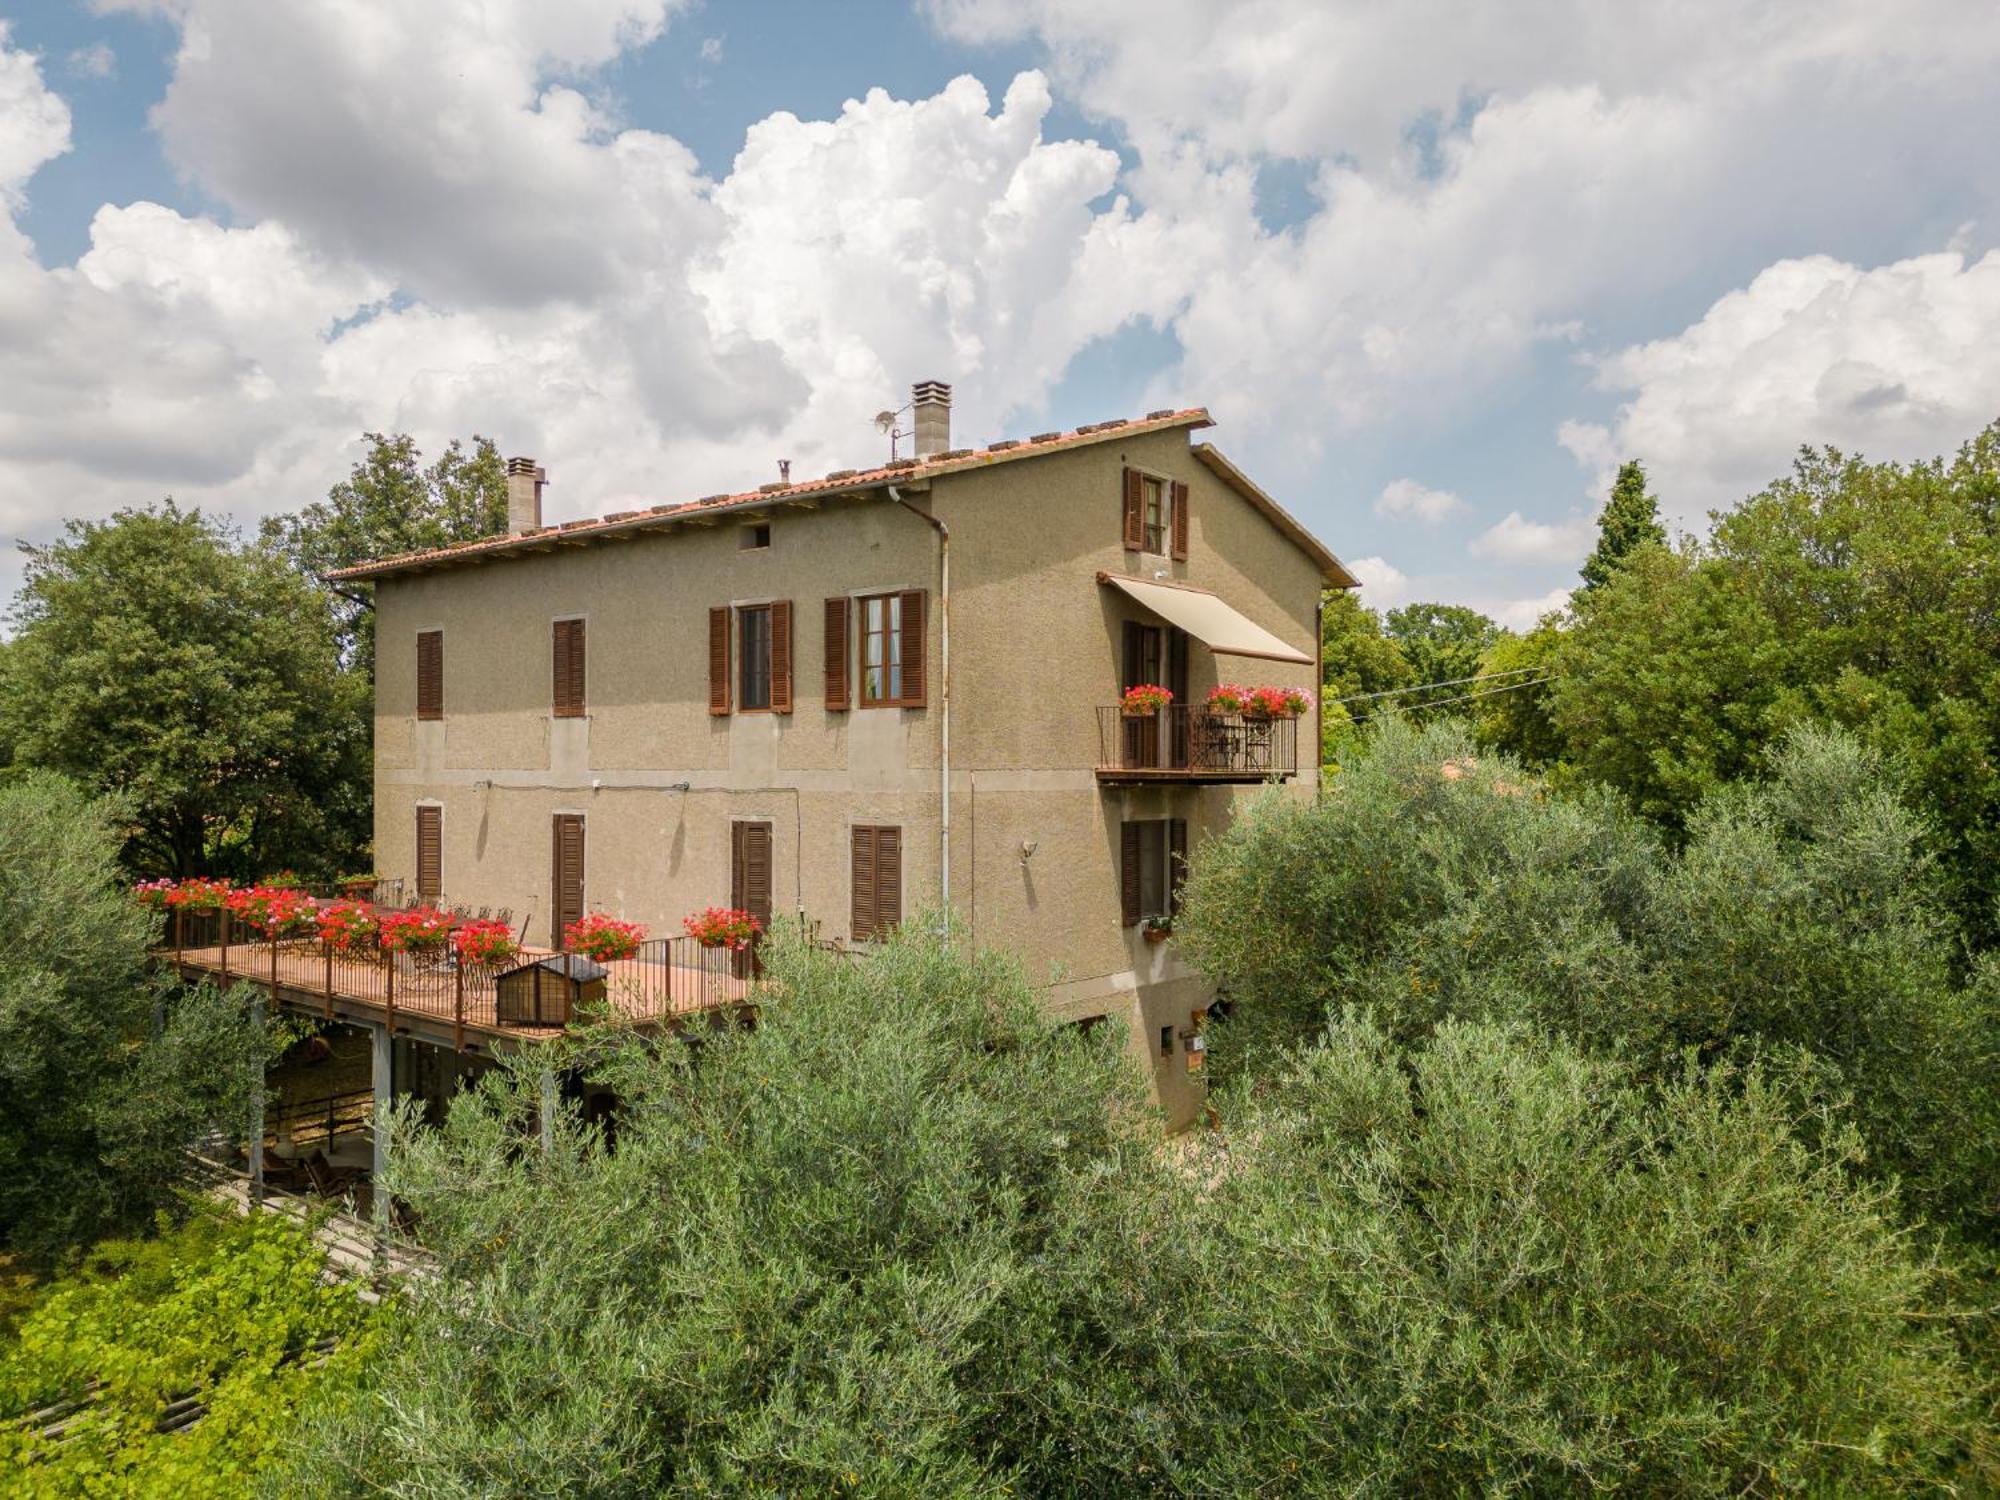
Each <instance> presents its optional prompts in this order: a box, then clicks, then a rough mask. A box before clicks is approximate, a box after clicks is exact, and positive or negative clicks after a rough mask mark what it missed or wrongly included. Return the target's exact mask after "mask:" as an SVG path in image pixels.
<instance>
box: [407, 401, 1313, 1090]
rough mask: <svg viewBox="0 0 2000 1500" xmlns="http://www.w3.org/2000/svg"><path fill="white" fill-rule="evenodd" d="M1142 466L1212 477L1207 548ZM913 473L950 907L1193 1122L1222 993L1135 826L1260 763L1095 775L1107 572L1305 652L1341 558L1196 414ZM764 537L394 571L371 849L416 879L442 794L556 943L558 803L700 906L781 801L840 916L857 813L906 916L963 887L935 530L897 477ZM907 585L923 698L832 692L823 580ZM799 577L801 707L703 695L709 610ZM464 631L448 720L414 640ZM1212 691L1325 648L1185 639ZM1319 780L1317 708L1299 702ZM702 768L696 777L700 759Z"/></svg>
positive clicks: (1194, 484) (454, 854) (660, 930)
mask: <svg viewBox="0 0 2000 1500" xmlns="http://www.w3.org/2000/svg"><path fill="white" fill-rule="evenodd" d="M1128 463H1129V464H1132V465H1134V466H1137V467H1142V468H1146V469H1149V470H1152V471H1154V472H1158V473H1161V474H1163V475H1166V476H1169V477H1172V478H1179V479H1183V480H1185V481H1186V482H1187V483H1188V485H1189V486H1190V517H1191V527H1190V531H1191V538H1190V549H1189V550H1190V555H1189V557H1188V559H1187V560H1186V561H1185V562H1170V561H1169V560H1168V559H1166V558H1164V557H1153V556H1142V555H1138V554H1131V553H1127V552H1125V551H1124V550H1123V547H1122V544H1121V536H1120V528H1119V519H1120V510H1119V507H1120V472H1121V470H1122V468H1123V467H1124V465H1126V464H1128ZM910 498H911V499H912V500H913V501H914V502H916V503H918V504H920V505H923V506H925V507H927V508H929V509H931V510H932V511H933V512H934V513H935V514H936V515H937V516H939V517H940V518H941V519H942V520H943V521H944V522H945V524H946V525H947V526H948V527H949V528H950V531H951V547H952V571H953V583H952V605H951V611H952V699H953V707H952V742H953V743H952V764H953V777H952V803H953V808H952V825H953V826H952V859H951V866H952V868H951V904H952V906H953V908H954V910H955V912H956V914H957V916H958V918H959V919H960V920H961V921H962V922H963V923H964V924H965V926H966V928H967V929H968V931H969V933H970V934H971V936H972V937H973V938H974V939H975V940H977V941H978V942H981V943H988V944H995V945H1000V946H1005V947H1008V948H1011V949H1013V950H1015V951H1016V952H1018V953H1019V954H1020V956H1021V957H1022V959H1023V961H1024V963H1025V964H1026V966H1027V969H1028V972H1029V973H1030V975H1031V976H1033V977H1035V978H1036V979H1037V980H1039V981H1043V982H1046V983H1047V984H1048V985H1049V986H1050V988H1049V990H1048V999H1049V1003H1050V1005H1051V1007H1052V1008H1053V1009H1054V1010H1055V1011H1056V1012H1057V1013H1058V1014H1061V1015H1063V1016H1064V1017H1065V1018H1081V1017H1083V1016H1087V1015H1095V1014H1106V1015H1110V1016H1112V1017H1114V1018H1116V1019H1117V1020H1119V1021H1120V1022H1121V1023H1123V1024H1124V1025H1125V1027H1126V1028H1127V1030H1128V1032H1129V1033H1130V1034H1131V1045H1132V1049H1133V1052H1134V1056H1135V1058H1138V1059H1141V1060H1143V1062H1144V1064H1145V1066H1147V1067H1149V1068H1151V1069H1152V1070H1153V1072H1154V1076H1155V1078H1156V1081H1157V1083H1158V1085H1159V1090H1160V1095H1161V1101H1162V1104H1163V1106H1164V1107H1165V1108H1166V1110H1167V1113H1168V1115H1169V1117H1170V1118H1172V1119H1174V1120H1176V1121H1184V1120H1185V1119H1187V1118H1189V1117H1190V1115H1191V1114H1192V1112H1193V1111H1194V1109H1195V1108H1196V1105H1197V1101H1198V1098H1199V1092H1198V1089H1197V1088H1195V1087H1194V1086H1193V1085H1191V1084H1190V1082H1189V1080H1188V1077H1187V1073H1186V1065H1185V1058H1184V1053H1183V1050H1182V1047H1181V1046H1180V1045H1179V1044H1178V1040H1177V1045H1176V1046H1175V1049H1174V1054H1173V1056H1172V1057H1171V1058H1162V1057H1161V1056H1160V1055H1159V1046H1158V1042H1159V1028H1160V1027H1162V1026H1174V1027H1176V1028H1177V1029H1178V1028H1184V1027H1185V1026H1186V1024H1187V1022H1188V1019H1189V1016H1190V1014H1191V1013H1192V1011H1193V1010H1195V1009H1196V1008H1198V1007H1199V1006H1200V1005H1201V1004H1203V1003H1205V1001H1206V998H1207V990H1206V988H1205V986H1204V985H1203V982H1202V981H1201V979H1200V977H1199V976H1198V975H1196V974H1193V973H1191V972H1189V971H1188V970H1187V969H1186V968H1185V967H1184V966H1183V965H1182V964H1181V963H1180V960H1179V956H1178V954H1177V952H1176V949H1175V945H1174V944H1172V943H1166V944H1147V943H1146V942H1145V941H1144V940H1143V937H1142V936H1141V934H1140V933H1139V932H1138V930H1136V929H1127V928H1124V927H1123V926H1121V925H1120V920H1119V910H1118V890H1119V882H1118V825H1119V823H1120V822H1121V821H1122V820H1124V819H1126V818H1142V817H1162V818H1164V817H1182V818H1186V819H1187V820H1188V823H1189V835H1190V844H1191V846H1195V845H1198V844H1199V843H1200V841H1201V839H1202V838H1203V837H1204V836H1205V835H1206V834H1207V833H1209V832H1211V831H1213V830H1216V829H1219V828H1221V827H1223V826H1225V825H1226V823H1227V821H1228V819H1229V818H1230V817H1231V816H1233V815H1234V812H1235V810H1236V809H1237V808H1238V807H1239V806H1240V805H1242V804H1243V803H1244V801H1245V800H1246V799H1247V798H1249V797H1252V796H1255V795H1258V794H1259V791H1260V789H1258V788H1238V787H1191V786H1183V787H1145V788H1121V787H1110V788H1106V787H1100V786H1099V785H1098V782H1097V779H1096V776H1095V773H1094V767H1095V765H1096V761H1097V755H1098V740H1097V736H1098V730H1097V714H1096V710H1097V707H1098V706H1099V705H1100V704H1109V703H1111V702H1112V701H1114V699H1115V697H1116V692H1117V688H1118V678H1119V667H1120V662H1119V651H1120V641H1121V625H1122V622H1123V621H1124V620H1125V619H1126V618H1128V617H1129V618H1142V619H1143V618H1148V617H1147V616H1145V614H1144V612H1143V611H1142V610H1140V609H1138V607H1137V606H1136V605H1133V604H1131V603H1130V602H1129V601H1128V600H1126V598H1125V597H1124V596H1123V595H1122V594H1119V593H1117V592H1116V591H1115V590H1112V589H1108V588H1105V587H1103V586H1102V585H1100V584H1099V583H1098V582H1097V581H1096V575H1097V573H1098V572H1099V571H1100V570H1103V571H1107V572H1114V573H1126V574H1130V575H1132V576H1137V577H1141V578H1151V577H1154V576H1155V575H1156V574H1157V573H1161V572H1164V573H1165V574H1167V575H1168V576H1169V577H1173V578H1177V579H1181V580H1184V581H1186V582H1189V583H1192V584H1196V585H1198V586H1200V587H1203V588H1208V589H1211V590H1213V591H1214V592H1215V593H1217V594H1219V595H1220V596H1222V597H1223V598H1224V599H1226V600H1228V601H1229V602H1230V603H1231V604H1233V605H1234V606H1235V607H1236V608H1238V609H1239V610H1241V611H1242V612H1243V613H1244V614H1246V615H1248V616H1249V617H1250V618H1251V619H1253V620H1255V621H1256V622H1257V623H1258V624H1260V625H1263V626H1265V627H1266V628H1267V629H1270V630H1271V631H1273V632H1274V633H1276V634H1277V635H1278V636H1279V637H1281V638H1282V639H1284V640H1285V641H1287V642H1288V643H1291V644H1294V645H1296V646H1297V647H1298V648H1299V649H1300V650H1301V651H1304V652H1306V653H1307V654H1309V655H1310V654H1313V652H1314V648H1315V630H1316V613H1315V611H1316V606H1317V602H1318V596H1319V589H1320V578H1319V574H1318V570H1317V568H1316V566H1315V565H1314V563H1313V562H1312V560H1311V559H1310V558H1308V557H1307V556H1306V555H1305V554H1304V553H1302V552H1300V551H1299V549H1298V548H1297V547H1295V546H1294V545H1293V544H1292V543H1291V542H1290V541H1289V540H1288V539H1286V538H1285V537H1284V536H1282V535H1281V534H1280V533H1279V532H1278V531H1277V529H1276V528H1275V527H1274V526H1273V525H1272V524H1271V523H1270V522H1269V521H1268V520H1267V519H1266V518H1265V517H1264V516H1263V515H1262V514H1260V513H1259V512H1257V511H1256V510H1254V509H1253V508H1252V507H1251V506H1250V505H1249V504H1248V503H1247V502H1246V501H1245V500H1244V499H1243V498H1242V497H1241V496H1240V495H1239V494H1238V493H1237V492H1236V491H1235V490H1233V489H1231V488H1230V487H1228V486H1227V485H1226V484H1224V483H1223V482H1222V481H1221V480H1220V479H1219V478H1218V477H1217V476H1216V475H1214V474H1213V473H1212V472H1211V471H1210V470H1209V469H1207V468H1206V467H1205V466H1204V465H1203V464H1201V463H1200V462H1199V461H1198V460H1197V459H1196V458H1195V457H1194V455H1193V454H1191V453H1190V451H1189V447H1188V440H1187V435H1186V433H1185V432H1183V431H1169V432H1162V433H1154V434H1149V435H1143V436H1138V437H1134V438H1132V439H1130V440H1128V441H1126V442H1122V443H1121V442H1107V443H1103V444H1099V445H1095V446H1091V447H1086V448H1081V449H1076V450H1072V451H1069V452H1064V453H1058V454H1053V455H1048V456H1043V457H1037V458H1035V459H1033V460H1029V461H1016V462H1011V463H1003V464H997V465H994V466H993V467H991V468H989V469H983V470H974V471H971V472H966V473H960V474H954V475H949V476H943V477H940V478H938V479H936V480H934V481H933V482H932V484H931V485H930V486H929V488H928V491H927V492H925V491H918V492H913V493H912V494H911V496H910ZM770 524H771V528H772V542H771V546H770V547H769V548H768V549H761V550H752V551H745V550H743V549H742V548H741V546H740V522H739V520H738V519H736V518H721V519H720V520H719V524H716V525H714V526H711V527H706V528H700V529H693V528H690V529H683V530H677V531H675V532H674V533H672V534H670V535H666V534H642V535H639V536H636V537H634V538H633V539H631V540H627V541H622V542H598V543H595V544H590V545H583V546H571V547H557V548H556V549H555V550H553V551H550V552H547V553H543V554H536V555H533V556H531V557H528V558H523V559H512V560H496V561H492V562H488V563H485V564H483V565H480V566H476V567H463V566H461V567H456V568H451V569H446V570H440V571H437V572H432V573H427V574H419V575H415V576H412V577H406V578H402V577H399V578H389V579H385V580H383V581H382V582H381V583H380V584H379V585H378V588H377V591H376V592H377V626H376V639H377V651H378V668H377V674H378V675H377V705H376V707H377V717H376V753H377V763H376V851H377V852H376V864H377V867H378V869H379V870H380V871H381V872H382V873H384V874H388V875H400V876H402V877H404V878H405V879H409V878H410V877H411V876H412V875H413V874H414V869H415V812H414V809H415V807H416V806H417V805H418V804H420V803H423V802H434V803H437V804H438V805H440V806H441V807H442V808H443V817H442V824H443V840H444V847H443V872H444V886H445V893H446V896H447V899H449V900H451V901H453V902H460V903H466V904H469V905H472V906H475V907H477V906H487V907H508V908H511V910H512V914H513V918H514V920H515V922H516V923H517V924H518V923H519V922H520V921H521V920H522V919H523V917H527V918H528V919H529V921H530V934H529V936H530V941H532V942H538V943H542V942H547V941H548V940H549V930H548V923H547V910H548V904H549V900H550V893H549V885H550V823H551V819H552V817H553V815H554V814H555V813H558V812H580V813H582V814H583V815H584V817H585V820H586V839H585V844H586V851H585V865H586V868H585V896H586V900H587V902H588V903H589V904H590V905H591V906H592V907H599V908H602V909H604V910H607V911H610V912H612V913H614V914H616V915H619V916H623V917H627V918H631V919H636V920H639V921H642V922H645V923H646V924H647V925H648V926H649V927H650V928H651V929H652V930H653V931H654V932H655V933H657V934H662V935H666V934H672V933H677V932H678V931H679V930H680V918H681V917H682V916H683V915H684V914H685V913H687V912H688V911H690V910H692V909H694V908H696V907H699V906H704V905H708V904H710V903H714V902H720V901H724V900H726V899H727V897H728V895H729V849H730V842H729V840H730V834H729V825H730V822H731V821H732V820H733V819H738V818H756V819H760V820H763V821H767V822H769V823H770V824H771V827H772V836H773V862H774V876H775V878H774V891H773V896H774V905H775V907H776V909H778V910H780V911H790V910H803V911H805V912H806V913H808V914H809V915H811V916H812V917H814V918H816V919H817V920H818V921H819V922H820V923H821V930H822V932H823V933H824V934H825V935H827V936H845V935H846V934H847V926H848V909H849V906H848V903H849V891H848V830H849V828H850V827H851V826H852V825H853V824H855V823H857V822H885V823H896V824H900V825H901V826H902V828H903V830H904V832H903V848H904V855H903V862H904V880H905V889H904V911H905V913H906V914H910V913H914V912H916V911H918V910H920V909H922V908H923V907H925V906H926V905H929V904H933V903H935V901H936V899H937V895H938V888H939V880H938V875H939V836H938V835H939V806H940V798H939V780H938V765H939V729H940V723H941V718H942V713H941V707H940V687H941V683H940V675H939V666H940V647H941V644H942V643H941V640H940V626H941V611H940V609H939V607H938V600H937V588H938V575H937V543H936V538H935V536H934V534H933V532H932V530H931V528H930V527H929V526H928V525H926V524H925V523H924V522H923V521H922V520H921V519H919V518H918V517H916V516H913V515H911V514H909V513H908V512H907V511H905V510H903V509H901V508H899V507H897V506H895V505H892V504H889V503H887V502H886V501H885V500H883V499H881V498H880V497H872V498H862V499H853V500H842V501H835V502H832V503H830V504H829V505H827V506H826V507H824V508H821V509H779V510H776V511H774V512H773V513H772V515H771V517H770ZM905 588H926V589H929V590H930V591H931V593H932V605H931V610H930V630H931V636H930V644H929V649H928V652H927V656H928V660H929V662H930V704H929V706H928V707H926V708H922V709H896V708H888V709H860V708H855V709H851V710H849V711H847V712H844V713H841V712H832V711H829V710H827V709H826V708H825V707H824V706H823V704H822V683H821V679H822V670H823V662H824V646H823V640H822V632H823V606H822V601H823V600H824V599H825V598H827V597H829V596H833V595H849V596H852V595H859V594H864V593H875V592H886V591H891V590H899V589H905ZM770 599H790V600H791V601H792V603H793V663H794V664H793V684H794V688H793V691H794V705H795V706H794V711H793V712H792V713H790V714H772V713H744V712H738V713H734V714H731V715H730V716H728V717H726V718H716V717H711V716H710V715H709V713H708V711H707V670H708V668H707V649H706V643H707V622H708V611H709V609H710V608H711V607H712V606H715V605H721V604H728V603H756V602H762V601H765V600H770ZM572 616H580V617H582V618H584V619H585V620H586V621H587V640H588V651H587V669H586V675H587V694H586V696H587V703H588V710H589V711H588V715H587V717H585V718H582V719H556V718H553V717H552V716H551V714H550V711H549V710H550V702H549V700H550V693H551V680H550V679H551V670H550V633H551V624H552V622H553V621H554V620H556V619H558V618H564V617H572ZM426 629H442V630H443V631H444V633H445V652H444V696H445V717H444V719H443V721H442V722H437V723H422V724H420V723H417V722H416V720H415V717H414V710H415V650H414V639H415V635H416V633H417V632H418V631H420V630H426ZM1189 666H1190V679H1191V681H1190V687H1191V690H1192V698H1193V699H1194V700H1195V701H1199V700H1200V699H1201V698H1202V697H1203V696H1204V695H1205V694H1206V692H1207V689H1208V688H1209V687H1210V686H1211V685H1212V684H1213V683H1214V682H1216V681H1217V680H1218V679H1230V680H1236V681H1242V682H1246V683H1251V684H1255V683H1260V682H1269V683H1276V684H1283V685H1299V686H1307V687H1311V686H1313V685H1314V684H1313V677H1314V669H1313V667H1311V666H1308V665H1287V664H1280V663H1272V662H1262V661H1244V660H1239V659H1220V660H1218V659H1216V658H1214V657H1212V656H1211V655H1210V654H1209V653H1208V652H1206V651H1205V650H1202V649H1200V648H1199V647H1198V646H1197V647H1196V648H1195V649H1194V650H1193V651H1192V653H1191V658H1190V664H1189ZM1299 740H1300V747H1301V749H1300V755H1301V760H1302V761H1304V762H1307V765H1306V766H1305V767H1304V768H1302V771H1301V774H1300V775H1299V776H1298V777H1297V778H1296V779H1295V780H1294V781H1292V782H1291V783H1289V784H1288V785H1287V787H1286V788H1285V790H1284V792H1283V793H1282V794H1283V795H1289V796H1310V795H1311V793H1312V788H1313V786H1314V782H1315V773H1314V771H1313V770H1312V768H1311V765H1310V763H1311V762H1312V761H1313V760H1314V759H1315V758H1316V757H1315V756H1314V754H1313V750H1314V749H1315V748H1316V746H1317V735H1316V732H1315V729H1314V725H1313V724H1312V723H1311V722H1310V721H1308V722H1306V723H1302V724H1301V725H1300V726H1299ZM681 782H686V783H688V788H687V789H686V790H679V789H676V785H675V784H676V783H681Z"/></svg>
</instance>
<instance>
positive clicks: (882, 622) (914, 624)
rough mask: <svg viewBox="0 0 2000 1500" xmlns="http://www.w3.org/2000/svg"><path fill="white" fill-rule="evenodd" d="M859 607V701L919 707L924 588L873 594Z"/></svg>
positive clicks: (865, 704)
mask: <svg viewBox="0 0 2000 1500" xmlns="http://www.w3.org/2000/svg"><path fill="white" fill-rule="evenodd" d="M858 602H859V604H860V609H861V641H860V647H861V706H862V707H863V708H886V707H892V706H901V707H904V708H918V707H922V705H923V703H924V628H925V625H924V614H925V609H924V602H925V596H924V591H923V590H922V589H905V590H904V591H903V592H902V593H900V594H871V595H869V596H867V597H866V598H864V599H861V600H860V601H858Z"/></svg>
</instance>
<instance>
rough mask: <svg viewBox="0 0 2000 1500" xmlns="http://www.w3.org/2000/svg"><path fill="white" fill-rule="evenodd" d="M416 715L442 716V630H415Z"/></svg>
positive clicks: (422, 716) (425, 716)
mask: <svg viewBox="0 0 2000 1500" xmlns="http://www.w3.org/2000/svg"><path fill="white" fill-rule="evenodd" d="M417 717H418V718H420V719H442V718H443V717H444V632H443V631H442V630H419V631H418V632H417Z"/></svg>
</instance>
